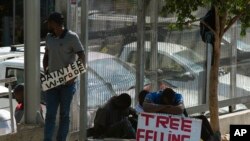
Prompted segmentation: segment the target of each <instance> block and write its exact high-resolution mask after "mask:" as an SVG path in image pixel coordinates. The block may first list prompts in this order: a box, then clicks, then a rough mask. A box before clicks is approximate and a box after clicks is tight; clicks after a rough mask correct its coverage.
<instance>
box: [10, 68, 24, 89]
mask: <svg viewBox="0 0 250 141" xmlns="http://www.w3.org/2000/svg"><path fill="white" fill-rule="evenodd" d="M9 77H16V78H17V81H16V82H13V83H12V84H11V89H13V88H14V87H15V86H16V85H17V84H20V83H24V71H23V69H17V68H7V70H6V78H9ZM5 86H6V87H8V85H7V84H5Z"/></svg>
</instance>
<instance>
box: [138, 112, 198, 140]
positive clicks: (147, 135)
mask: <svg viewBox="0 0 250 141" xmlns="http://www.w3.org/2000/svg"><path fill="white" fill-rule="evenodd" d="M200 134H201V120H199V119H194V118H186V117H182V116H175V115H167V114H156V113H154V114H153V113H141V114H140V115H139V119H138V127H137V133H136V141H200Z"/></svg>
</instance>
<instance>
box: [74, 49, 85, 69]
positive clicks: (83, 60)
mask: <svg viewBox="0 0 250 141" xmlns="http://www.w3.org/2000/svg"><path fill="white" fill-rule="evenodd" d="M76 54H77V56H78V59H80V60H81V61H82V63H83V65H84V66H85V53H84V51H78V52H77V53H76Z"/></svg>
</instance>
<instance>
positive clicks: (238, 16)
mask: <svg viewBox="0 0 250 141" xmlns="http://www.w3.org/2000/svg"><path fill="white" fill-rule="evenodd" d="M244 14H245V13H243V12H242V13H241V14H239V15H236V16H234V17H233V18H232V19H231V20H230V21H229V23H228V25H227V27H226V28H225V29H224V33H225V32H227V30H228V29H229V28H230V27H231V26H232V25H233V24H234V23H235V22H236V21H237V20H238V19H239V18H240V17H241V16H243V15H244Z"/></svg>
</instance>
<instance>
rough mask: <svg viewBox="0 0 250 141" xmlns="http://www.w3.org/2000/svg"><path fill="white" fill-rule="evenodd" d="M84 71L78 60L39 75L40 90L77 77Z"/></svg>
mask: <svg viewBox="0 0 250 141" xmlns="http://www.w3.org/2000/svg"><path fill="white" fill-rule="evenodd" d="M85 71H86V69H85V67H84V65H83V63H82V62H81V61H80V60H77V61H75V62H74V63H72V64H69V65H68V67H64V68H62V69H60V70H57V71H54V72H51V73H49V74H46V75H43V76H41V78H40V79H41V84H42V90H43V91H46V90H49V89H51V88H54V87H56V86H59V85H61V84H64V83H66V82H67V81H69V80H71V79H73V78H75V77H77V76H78V75H79V74H82V73H84V72H85Z"/></svg>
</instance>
